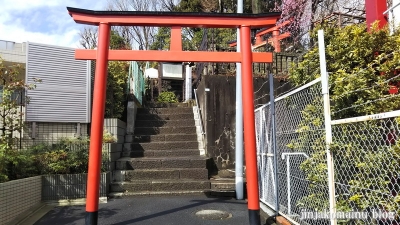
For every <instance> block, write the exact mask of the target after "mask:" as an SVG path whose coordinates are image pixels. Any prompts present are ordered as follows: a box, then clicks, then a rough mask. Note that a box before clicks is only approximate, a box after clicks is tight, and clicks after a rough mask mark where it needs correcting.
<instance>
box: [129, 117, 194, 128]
mask: <svg viewBox="0 0 400 225" xmlns="http://www.w3.org/2000/svg"><path fill="white" fill-rule="evenodd" d="M194 125H195V121H194V119H193V118H191V119H185V120H137V121H136V124H135V126H136V127H187V126H194Z"/></svg>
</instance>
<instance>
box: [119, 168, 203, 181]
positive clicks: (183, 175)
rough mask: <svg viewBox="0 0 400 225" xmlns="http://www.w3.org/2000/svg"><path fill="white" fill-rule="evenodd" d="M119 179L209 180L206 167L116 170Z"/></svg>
mask: <svg viewBox="0 0 400 225" xmlns="http://www.w3.org/2000/svg"><path fill="white" fill-rule="evenodd" d="M114 178H115V179H116V180H117V181H125V182H129V181H136V180H207V179H208V170H207V169H205V168H171V169H137V170H124V171H114Z"/></svg>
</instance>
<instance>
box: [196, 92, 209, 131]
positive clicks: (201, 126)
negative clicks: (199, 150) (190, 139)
mask: <svg viewBox="0 0 400 225" xmlns="http://www.w3.org/2000/svg"><path fill="white" fill-rule="evenodd" d="M194 98H195V100H196V105H197V107H196V108H197V114H198V115H199V121H200V132H201V134H202V135H205V134H206V132H204V128H203V117H202V116H201V109H200V104H199V99H198V98H197V89H194Z"/></svg>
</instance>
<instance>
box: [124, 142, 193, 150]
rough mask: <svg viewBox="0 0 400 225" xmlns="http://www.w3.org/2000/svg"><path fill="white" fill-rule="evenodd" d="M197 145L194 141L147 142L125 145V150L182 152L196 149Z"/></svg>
mask: <svg viewBox="0 0 400 225" xmlns="http://www.w3.org/2000/svg"><path fill="white" fill-rule="evenodd" d="M198 147H199V143H198V142H197V140H196V141H168V142H148V143H125V144H124V148H125V149H129V148H130V149H131V151H146V150H182V149H183V150H184V149H196V148H198Z"/></svg>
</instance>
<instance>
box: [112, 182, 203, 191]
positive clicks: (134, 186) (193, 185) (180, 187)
mask: <svg viewBox="0 0 400 225" xmlns="http://www.w3.org/2000/svg"><path fill="white" fill-rule="evenodd" d="M208 189H210V181H208V180H135V181H131V182H114V183H111V192H152V191H187V190H208Z"/></svg>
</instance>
